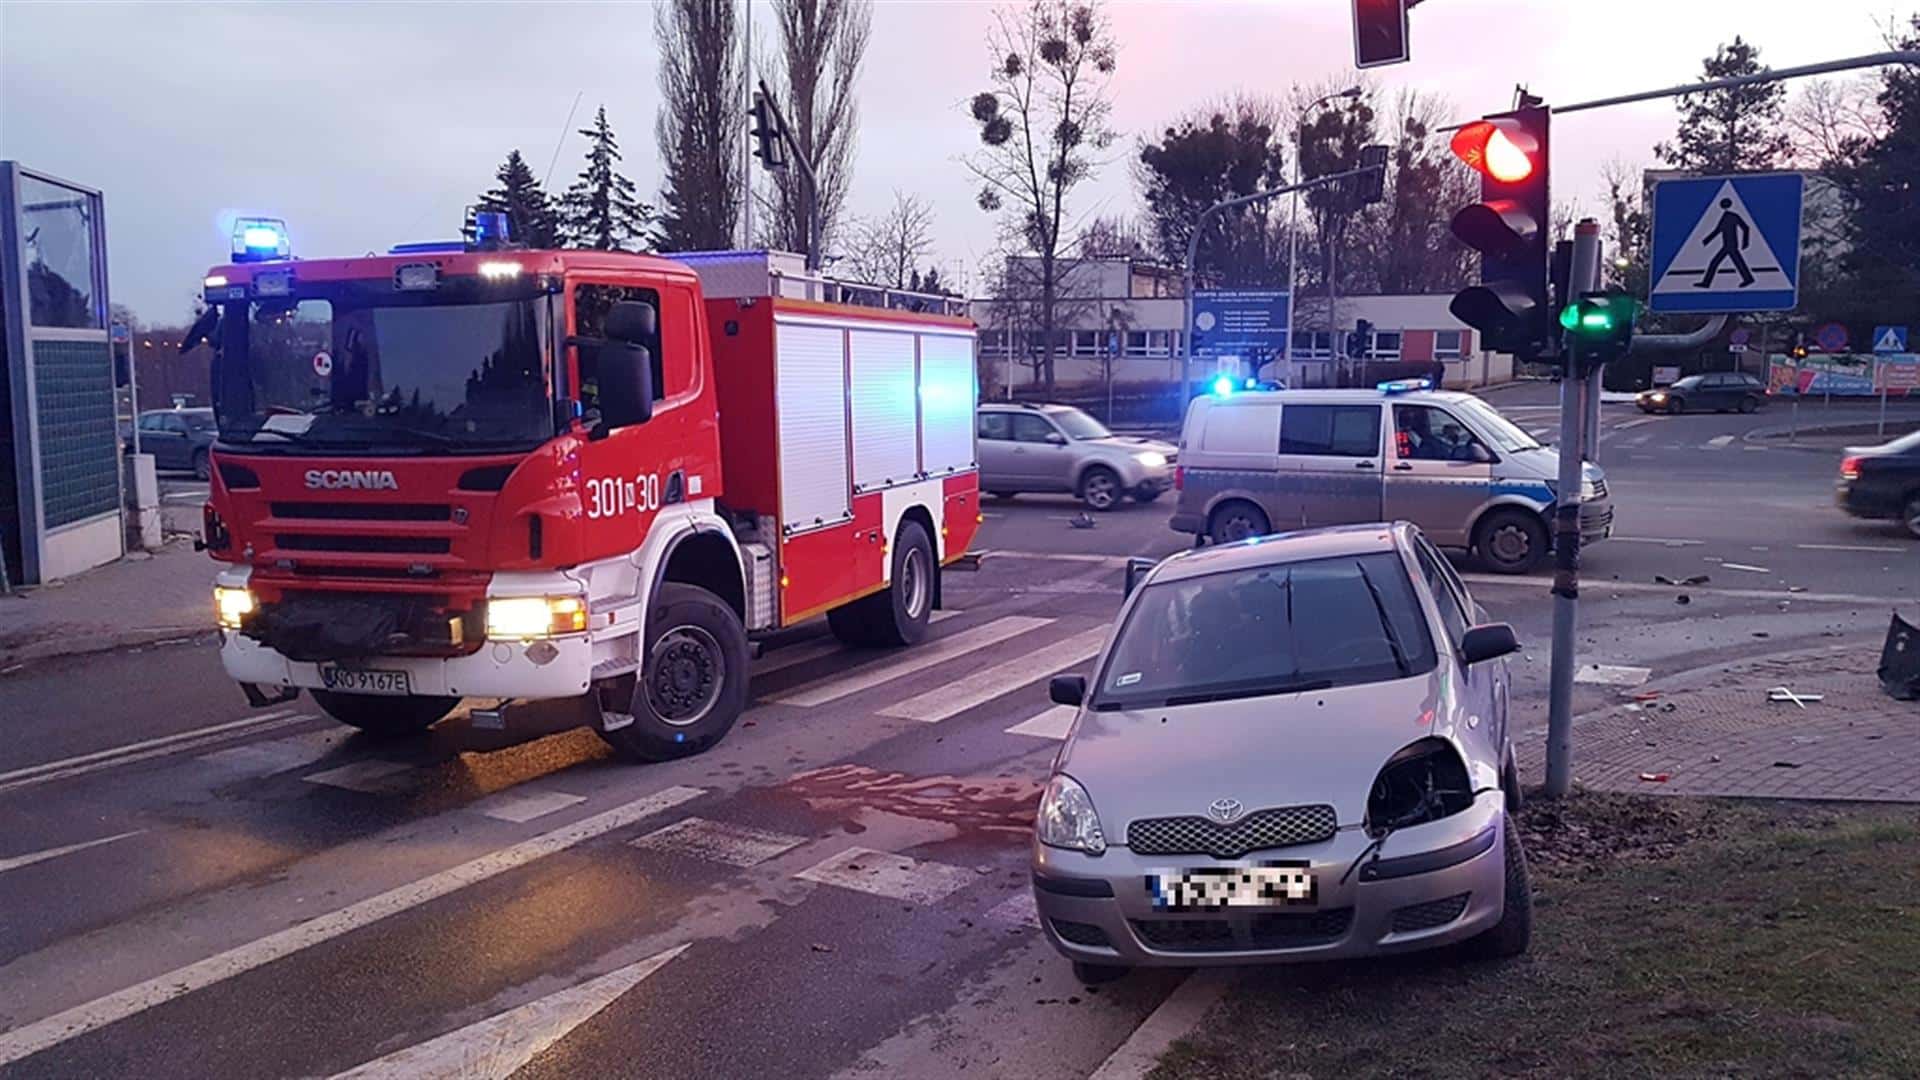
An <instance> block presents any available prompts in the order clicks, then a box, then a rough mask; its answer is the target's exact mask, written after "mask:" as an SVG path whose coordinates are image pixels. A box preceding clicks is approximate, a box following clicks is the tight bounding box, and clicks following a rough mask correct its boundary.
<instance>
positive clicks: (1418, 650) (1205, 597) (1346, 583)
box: [1093, 551, 1435, 709]
mask: <svg viewBox="0 0 1920 1080" xmlns="http://www.w3.org/2000/svg"><path fill="white" fill-rule="evenodd" d="M1434 663H1435V658H1434V646H1433V638H1432V636H1431V635H1430V634H1429V633H1428V632H1427V623H1426V619H1425V618H1424V617H1423V616H1422V614H1421V609H1420V604H1419V601H1418V600H1417V598H1416V596H1415V594H1414V586H1413V582H1412V580H1411V579H1410V578H1409V577H1408V574H1407V571H1406V567H1405V565H1404V564H1403V563H1402V562H1401V560H1400V557H1399V556H1398V555H1396V554H1394V553H1393V552H1386V551H1383V552H1376V553H1370V554H1366V555H1348V556H1342V557H1339V558H1331V559H1314V560H1309V561H1304V562H1295V563H1276V564H1272V565H1268V566H1258V567H1253V568H1249V569H1245V570H1231V571H1224V572H1221V573H1217V574H1208V575H1206V576H1204V577H1197V578H1188V579H1186V580H1183V581H1168V582H1161V583H1158V584H1154V585H1149V586H1147V587H1146V589H1145V590H1143V591H1142V592H1141V594H1140V598H1139V600H1138V602H1136V603H1135V604H1134V606H1133V608H1132V611H1131V613H1130V614H1129V615H1128V616H1127V621H1126V624H1125V625H1124V626H1122V627H1121V628H1120V633H1119V635H1118V637H1117V638H1116V639H1115V641H1114V646H1113V652H1112V654H1111V656H1110V657H1109V659H1108V661H1107V665H1106V668H1105V670H1104V672H1103V674H1102V676H1101V682H1100V685H1099V687H1098V690H1097V692H1096V694H1095V697H1094V700H1093V707H1094V708H1096V709H1139V708H1156V707H1162V706H1171V705H1185V704H1194V703H1198V702H1202V701H1218V700H1225V699H1229V698H1239V697H1253V696H1258V695H1263V694H1282V693H1289V692H1294V691H1299V690H1315V689H1322V688H1325V687H1331V686H1352V685H1358V684H1361V683H1371V682H1382V681H1385V680H1388V679H1399V678H1404V677H1406V676H1409V675H1418V674H1422V673H1424V672H1428V671H1431V670H1433V666H1434Z"/></svg>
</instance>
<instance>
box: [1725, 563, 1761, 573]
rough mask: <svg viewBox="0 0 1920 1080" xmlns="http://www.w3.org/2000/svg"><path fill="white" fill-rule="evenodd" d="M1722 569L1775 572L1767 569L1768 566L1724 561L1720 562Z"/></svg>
mask: <svg viewBox="0 0 1920 1080" xmlns="http://www.w3.org/2000/svg"><path fill="white" fill-rule="evenodd" d="M1720 569H1722V570H1745V571H1746V572H1747V573H1749V574H1771V573H1773V571H1771V570H1769V569H1767V568H1766V567H1764V566H1748V565H1747V564H1746V563H1737V562H1723V563H1721V564H1720Z"/></svg>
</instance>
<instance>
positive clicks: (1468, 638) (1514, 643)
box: [1460, 622, 1520, 664]
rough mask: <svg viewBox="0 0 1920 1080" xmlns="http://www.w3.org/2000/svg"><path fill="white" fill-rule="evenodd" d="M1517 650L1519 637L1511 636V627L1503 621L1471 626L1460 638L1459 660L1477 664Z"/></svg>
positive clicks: (1518, 649)
mask: <svg viewBox="0 0 1920 1080" xmlns="http://www.w3.org/2000/svg"><path fill="white" fill-rule="evenodd" d="M1519 651H1520V639H1519V638H1516V637H1514V636H1513V627H1511V626H1509V625H1507V624H1506V623H1503V622H1497V623H1485V624H1482V625H1480V626H1475V627H1471V628H1469V629H1468V630H1467V632H1466V635H1465V636H1464V637H1462V638H1461V639H1460V660H1461V662H1462V663H1466V664H1478V663H1480V662H1481V661H1482V660H1493V659H1497V658H1499V657H1502V656H1506V655H1507V654H1508V653H1514V652H1519Z"/></svg>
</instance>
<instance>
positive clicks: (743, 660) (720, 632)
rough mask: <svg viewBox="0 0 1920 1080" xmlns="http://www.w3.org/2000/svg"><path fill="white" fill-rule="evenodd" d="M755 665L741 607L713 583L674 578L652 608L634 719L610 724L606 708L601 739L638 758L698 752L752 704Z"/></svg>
mask: <svg viewBox="0 0 1920 1080" xmlns="http://www.w3.org/2000/svg"><path fill="white" fill-rule="evenodd" d="M747 664H748V654H747V632H746V629H745V628H744V627H742V626H741V625H740V619H739V617H738V616H737V615H735V614H734V612H733V609H732V608H730V607H728V606H727V605H726V602H725V601H723V600H721V599H720V598H719V597H718V596H715V595H714V594H712V593H710V592H708V591H707V590H705V589H702V588H699V587H697V586H694V585H683V584H680V583H678V582H672V581H670V582H667V583H666V584H664V585H661V586H660V592H659V593H658V595H657V596H655V598H654V601H653V605H652V610H651V611H650V612H649V613H648V618H647V640H646V652H645V653H644V662H643V666H642V667H641V669H640V677H639V678H637V679H635V680H634V685H633V695H632V699H631V701H630V703H629V704H628V709H629V710H630V711H631V714H632V722H631V723H623V725H622V726H619V727H615V728H612V729H611V730H609V729H608V727H607V726H606V725H607V723H608V721H609V720H610V719H611V718H610V717H608V716H607V715H606V714H605V713H603V714H602V722H601V725H600V737H601V738H603V739H605V740H606V741H607V745H609V746H611V747H613V749H614V751H615V752H616V753H618V754H619V755H620V756H621V757H624V758H627V759H629V760H632V761H670V760H672V759H674V758H683V757H687V756H689V755H692V754H698V753H700V752H701V751H703V750H705V749H707V748H708V747H710V746H712V745H713V744H714V743H717V742H719V741H720V740H721V738H722V737H724V736H725V735H726V733H727V732H728V731H729V730H730V729H731V728H732V727H733V722H734V721H735V720H737V719H739V718H740V714H741V713H742V712H744V711H745V710H746V707H747ZM625 719H626V718H625V717H621V720H623V721H624V720H625Z"/></svg>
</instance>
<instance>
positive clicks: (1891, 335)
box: [1873, 326, 1907, 353]
mask: <svg viewBox="0 0 1920 1080" xmlns="http://www.w3.org/2000/svg"><path fill="white" fill-rule="evenodd" d="M1873 351H1874V352H1877V353H1903V352H1906V351H1907V328H1906V327H1904V326H1876V327H1874V328H1873Z"/></svg>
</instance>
